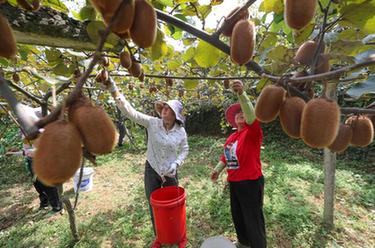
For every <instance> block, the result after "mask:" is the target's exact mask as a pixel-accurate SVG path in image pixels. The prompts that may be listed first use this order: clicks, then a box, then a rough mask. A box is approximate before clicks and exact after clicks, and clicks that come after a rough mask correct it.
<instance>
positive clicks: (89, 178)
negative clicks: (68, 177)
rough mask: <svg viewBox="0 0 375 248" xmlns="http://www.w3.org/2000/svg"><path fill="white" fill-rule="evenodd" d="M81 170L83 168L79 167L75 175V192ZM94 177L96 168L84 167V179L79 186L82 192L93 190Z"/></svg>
mask: <svg viewBox="0 0 375 248" xmlns="http://www.w3.org/2000/svg"><path fill="white" fill-rule="evenodd" d="M80 170H81V168H79V169H78V170H77V172H76V174H75V175H74V177H73V187H74V192H77V188H78V182H79V173H80ZM93 177H94V169H93V168H91V167H85V168H83V173H82V181H81V185H80V187H79V191H80V192H86V191H90V190H92V187H93V186H94V181H93Z"/></svg>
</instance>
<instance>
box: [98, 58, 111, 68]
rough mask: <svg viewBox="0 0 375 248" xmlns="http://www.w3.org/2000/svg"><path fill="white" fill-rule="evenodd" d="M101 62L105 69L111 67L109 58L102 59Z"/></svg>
mask: <svg viewBox="0 0 375 248" xmlns="http://www.w3.org/2000/svg"><path fill="white" fill-rule="evenodd" d="M100 62H101V64H102V65H103V66H105V67H108V66H109V59H108V57H102V59H101V60H100Z"/></svg>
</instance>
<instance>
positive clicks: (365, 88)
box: [346, 75, 375, 99]
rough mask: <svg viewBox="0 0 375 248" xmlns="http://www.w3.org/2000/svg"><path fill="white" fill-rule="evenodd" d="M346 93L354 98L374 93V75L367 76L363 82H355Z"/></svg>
mask: <svg viewBox="0 0 375 248" xmlns="http://www.w3.org/2000/svg"><path fill="white" fill-rule="evenodd" d="M346 93H347V94H348V95H349V96H351V97H353V98H356V99H358V98H360V97H362V96H364V95H365V94H375V75H371V76H369V78H368V79H367V80H366V81H364V82H361V83H358V84H355V85H354V86H353V87H351V88H350V89H349V90H348V91H347V92H346Z"/></svg>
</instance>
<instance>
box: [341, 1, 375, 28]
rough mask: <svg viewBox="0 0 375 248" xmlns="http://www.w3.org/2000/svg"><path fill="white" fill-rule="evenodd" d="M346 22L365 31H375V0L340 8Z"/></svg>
mask: <svg viewBox="0 0 375 248" xmlns="http://www.w3.org/2000/svg"><path fill="white" fill-rule="evenodd" d="M340 12H341V14H342V15H343V20H344V23H348V24H351V26H353V27H357V28H361V29H362V31H363V32H365V33H367V34H371V33H374V32H375V16H374V13H375V2H374V1H366V2H363V3H354V4H348V5H346V6H344V7H343V8H342V9H341V10H340Z"/></svg>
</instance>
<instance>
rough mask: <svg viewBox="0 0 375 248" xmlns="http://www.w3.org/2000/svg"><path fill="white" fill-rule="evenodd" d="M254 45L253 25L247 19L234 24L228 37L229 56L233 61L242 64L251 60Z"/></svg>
mask: <svg viewBox="0 0 375 248" xmlns="http://www.w3.org/2000/svg"><path fill="white" fill-rule="evenodd" d="M254 46H255V26H254V23H253V22H251V21H248V20H241V21H239V22H237V23H236V25H234V28H233V33H232V36H231V38H230V57H231V59H232V61H233V62H235V63H237V64H239V65H243V64H246V63H247V62H249V61H250V60H251V58H252V57H253V53H254Z"/></svg>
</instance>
